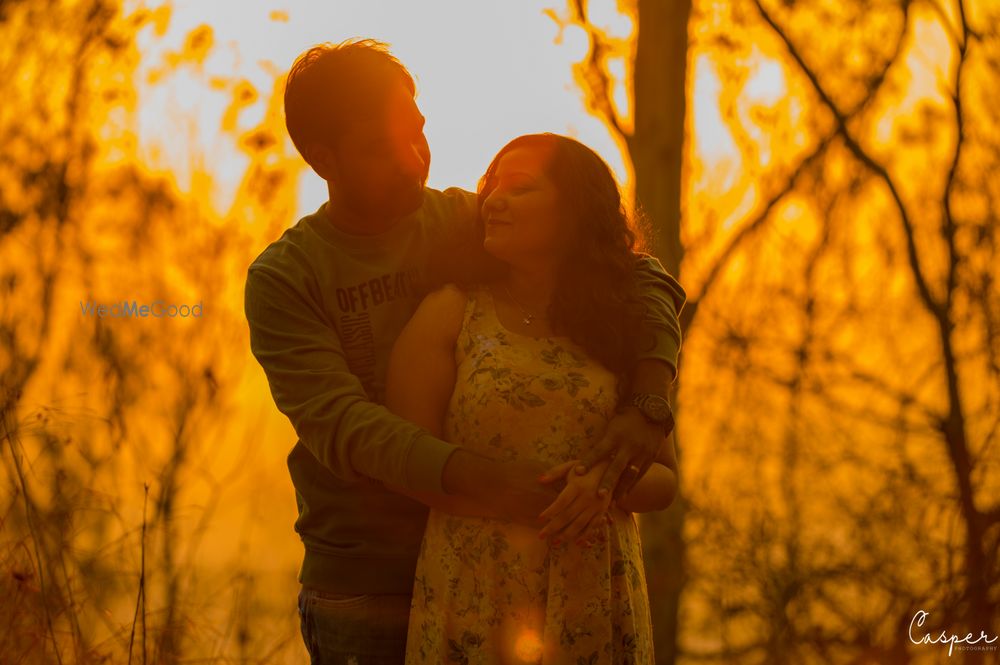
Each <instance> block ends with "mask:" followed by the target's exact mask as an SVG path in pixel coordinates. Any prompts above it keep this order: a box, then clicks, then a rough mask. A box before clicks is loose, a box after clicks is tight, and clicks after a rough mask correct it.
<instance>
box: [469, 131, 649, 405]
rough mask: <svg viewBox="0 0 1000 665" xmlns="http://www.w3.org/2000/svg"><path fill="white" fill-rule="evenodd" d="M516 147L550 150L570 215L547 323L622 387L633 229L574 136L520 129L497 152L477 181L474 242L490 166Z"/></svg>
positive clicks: (632, 297)
mask: <svg viewBox="0 0 1000 665" xmlns="http://www.w3.org/2000/svg"><path fill="white" fill-rule="evenodd" d="M518 148H528V149H536V150H539V149H540V150H545V151H546V152H547V153H549V154H550V155H551V157H550V159H549V161H548V165H547V169H546V175H548V177H549V178H550V179H551V180H552V182H553V183H554V184H555V186H556V189H557V191H558V194H559V199H558V200H559V206H560V207H561V209H562V210H564V211H565V213H566V218H567V219H568V220H569V221H570V224H569V227H570V228H571V231H570V232H569V233H568V234H567V237H566V243H567V245H568V247H567V249H568V251H567V252H566V253H565V256H566V258H565V259H564V260H563V262H562V265H560V266H559V270H558V273H557V281H556V289H555V293H554V295H553V299H552V302H551V304H550V305H549V309H548V312H547V313H548V316H549V320H550V322H551V323H552V327H553V329H554V331H555V332H556V333H557V334H560V335H566V336H568V337H569V338H571V339H572V340H573V341H574V342H576V343H577V344H579V345H580V346H582V347H583V348H584V349H585V350H586V351H587V353H588V354H589V355H590V356H591V357H592V358H594V359H595V360H597V361H599V362H601V363H602V364H603V365H604V366H605V367H607V368H608V369H610V370H611V371H613V372H615V373H616V374H617V375H618V376H619V378H620V379H622V380H621V381H620V382H619V385H621V386H622V387H623V388H624V387H625V386H624V384H627V383H628V380H629V379H630V374H631V370H632V368H633V367H634V365H635V363H636V360H637V357H638V351H639V349H638V347H639V324H640V322H641V321H642V318H643V315H644V311H645V308H644V307H643V305H642V303H641V302H640V300H639V289H638V284H637V281H636V274H635V268H636V261H637V255H636V253H635V251H636V248H637V235H636V232H635V231H634V230H633V228H632V227H631V226H630V224H629V221H630V217H629V214H628V211H627V210H626V208H625V204H624V202H623V201H622V196H621V191H620V190H619V188H618V183H617V182H616V181H615V177H614V175H613V174H612V173H611V169H610V168H609V167H608V165H607V164H606V163H605V162H604V160H603V159H601V158H600V156H598V155H597V153H595V152H594V151H593V150H591V149H590V148H588V147H587V146H585V145H583V144H582V143H580V142H579V141H575V140H573V139H571V138H567V137H565V136H560V135H558V134H528V135H525V136H520V137H518V138H516V139H514V140H513V141H511V142H510V143H508V144H507V145H506V146H504V147H503V149H501V150H500V152H499V153H497V155H496V157H494V158H493V161H492V162H491V163H490V165H489V168H487V169H486V173H485V174H484V175H483V177H482V179H480V181H479V191H478V198H479V210H480V217H479V220H478V223H477V234H478V235H479V236H480V238H479V239H480V241H482V239H483V238H484V237H485V227H484V220H483V218H482V209H483V202H484V201H485V200H486V198H487V196H489V194H490V192H491V191H492V189H493V186H495V185H494V184H493V183H494V182H495V178H494V175H495V173H496V170H497V165H498V164H499V162H500V159H501V158H502V157H503V156H504V155H505V154H507V153H508V152H510V151H512V150H515V149H518Z"/></svg>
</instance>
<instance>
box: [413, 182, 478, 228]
mask: <svg viewBox="0 0 1000 665" xmlns="http://www.w3.org/2000/svg"><path fill="white" fill-rule="evenodd" d="M476 207H477V206H476V194H475V193H474V192H470V191H468V190H465V189H461V188H460V187H449V188H447V189H444V190H438V189H432V188H430V187H427V188H425V189H424V202H423V205H422V206H421V209H420V213H421V216H422V217H423V218H424V220H425V221H426V222H427V223H430V224H436V223H443V224H448V225H450V224H452V223H454V222H456V221H458V222H463V221H468V220H470V219H472V218H473V217H475V214H476Z"/></svg>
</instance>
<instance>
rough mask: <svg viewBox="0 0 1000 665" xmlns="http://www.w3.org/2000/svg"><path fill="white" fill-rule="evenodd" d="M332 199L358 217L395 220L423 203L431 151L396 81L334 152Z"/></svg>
mask: <svg viewBox="0 0 1000 665" xmlns="http://www.w3.org/2000/svg"><path fill="white" fill-rule="evenodd" d="M334 159H335V161H336V174H335V176H334V177H333V178H332V180H331V183H330V184H331V186H332V190H333V193H334V195H336V196H337V197H339V198H340V200H341V201H342V202H343V203H344V204H346V206H347V207H349V208H350V209H351V210H352V211H354V212H355V213H357V214H358V215H360V216H362V217H374V218H379V219H395V218H398V217H402V216H404V215H407V214H409V213H411V212H414V211H415V210H417V209H418V208H419V207H420V204H421V202H422V201H423V194H424V185H425V184H426V182H427V173H428V170H429V168H430V163H431V152H430V148H429V147H428V145H427V138H426V137H425V136H424V116H423V115H422V114H421V113H420V110H419V109H418V108H417V104H416V102H415V101H414V99H413V95H412V94H411V93H410V91H409V90H408V89H407V88H406V86H404V85H403V84H402V83H400V84H399V85H397V86H395V87H394V88H393V90H392V91H391V92H390V93H389V94H388V96H387V98H386V104H385V108H384V110H383V111H382V112H381V113H377V114H375V115H374V117H371V118H365V119H363V120H359V121H358V122H355V123H354V125H352V126H351V127H350V128H349V129H348V130H347V131H346V132H345V133H344V134H343V136H342V138H341V139H340V141H339V143H338V144H337V147H336V150H335V151H334Z"/></svg>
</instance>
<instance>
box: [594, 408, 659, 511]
mask: <svg viewBox="0 0 1000 665" xmlns="http://www.w3.org/2000/svg"><path fill="white" fill-rule="evenodd" d="M663 439H664V434H663V428H662V427H660V426H658V425H654V424H652V423H650V422H649V421H648V420H646V418H645V416H643V415H642V413H641V412H640V411H639V409H637V408H635V407H632V406H630V407H627V408H625V409H623V410H622V411H621V413H619V414H618V415H617V416H615V417H614V418H613V419H612V420H611V421H610V422H609V423H608V428H607V429H606V430H605V432H604V437H603V438H602V439H601V440H600V441H599V442H598V443H597V445H596V446H594V447H593V448H592V449H591V450H590V451H589V452H588V453H587V454H586V455H584V457H583V460H582V461H581V462H580V464H579V465H578V466H577V467H576V469H575V473H577V474H578V475H583V474H586V473H588V472H589V471H590V469H591V468H592V467H593V466H594V465H595V464H596V463H597V462H598V461H600V460H603V459H605V458H608V459H609V463H608V467H607V469H606V470H605V471H604V474H603V475H602V476H601V482H600V484H599V486H598V490H597V491H598V493H599V494H600V493H601V492H605V493H607V494H612V495H613V496H614V498H615V499H620V498H621V497H623V496H624V495H626V494H628V492H629V490H631V489H632V488H633V487H634V486H635V484H636V483H637V482H639V479H640V478H642V477H643V475H645V473H646V471H647V470H648V469H649V467H650V465H652V463H653V461H654V460H655V459H656V455H657V454H658V453H659V450H660V446H662V445H663Z"/></svg>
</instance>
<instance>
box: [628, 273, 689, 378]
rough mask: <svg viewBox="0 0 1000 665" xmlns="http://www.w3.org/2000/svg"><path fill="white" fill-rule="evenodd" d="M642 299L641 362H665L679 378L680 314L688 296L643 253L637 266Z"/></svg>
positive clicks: (675, 281) (677, 283)
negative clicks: (643, 311)
mask: <svg viewBox="0 0 1000 665" xmlns="http://www.w3.org/2000/svg"><path fill="white" fill-rule="evenodd" d="M636 279H637V281H638V284H639V297H640V300H641V301H642V303H643V304H644V305H645V306H646V315H645V317H644V319H643V322H642V330H641V331H640V339H641V340H643V342H644V343H643V344H642V345H641V347H640V349H639V359H640V360H644V359H650V358H652V359H657V360H662V361H664V362H666V363H667V364H668V365H670V368H671V369H672V370H673V372H674V376H675V377H676V376H677V356H678V354H679V353H680V350H681V325H680V321H679V320H678V314H680V311H681V309H682V308H683V307H684V303H685V301H686V300H687V294H686V293H685V292H684V289H683V288H682V287H681V285H680V283H679V282H678V281H677V280H676V279H674V277H673V276H671V275H670V274H669V273H668V272H667V271H666V270H664V269H663V266H662V265H661V264H660V262H659V260H658V259H657V258H656V257H654V256H650V255H648V254H640V255H639V256H638V259H637V263H636Z"/></svg>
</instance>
